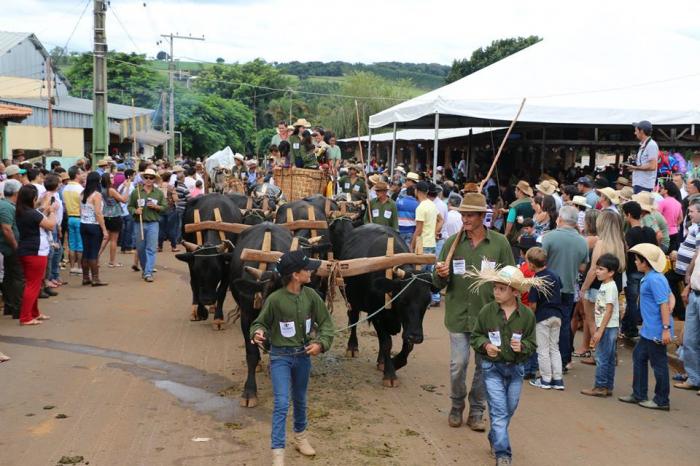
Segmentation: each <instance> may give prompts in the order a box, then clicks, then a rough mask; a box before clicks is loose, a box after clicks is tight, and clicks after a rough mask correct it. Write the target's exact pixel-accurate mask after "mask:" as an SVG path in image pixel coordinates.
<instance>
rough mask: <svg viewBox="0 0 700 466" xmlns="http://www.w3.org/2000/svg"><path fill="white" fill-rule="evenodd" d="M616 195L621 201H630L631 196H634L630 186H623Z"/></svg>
mask: <svg viewBox="0 0 700 466" xmlns="http://www.w3.org/2000/svg"><path fill="white" fill-rule="evenodd" d="M617 195H618V196H620V199H622V200H623V201H631V200H632V196H634V189H632V187H631V186H624V187H623V188H622V189H620V190H619V191H618V192H617Z"/></svg>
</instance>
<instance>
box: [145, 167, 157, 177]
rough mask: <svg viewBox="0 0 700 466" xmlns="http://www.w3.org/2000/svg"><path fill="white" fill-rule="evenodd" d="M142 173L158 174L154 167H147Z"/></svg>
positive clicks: (148, 174) (146, 174) (147, 174)
mask: <svg viewBox="0 0 700 466" xmlns="http://www.w3.org/2000/svg"><path fill="white" fill-rule="evenodd" d="M142 175H143V176H156V172H155V170H153V169H152V168H147V169H145V170H144V171H143V173H142Z"/></svg>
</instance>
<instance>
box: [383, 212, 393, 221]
mask: <svg viewBox="0 0 700 466" xmlns="http://www.w3.org/2000/svg"><path fill="white" fill-rule="evenodd" d="M384 218H385V219H387V220H389V219H390V218H391V211H390V210H385V211H384Z"/></svg>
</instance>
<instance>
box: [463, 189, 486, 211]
mask: <svg viewBox="0 0 700 466" xmlns="http://www.w3.org/2000/svg"><path fill="white" fill-rule="evenodd" d="M455 210H457V211H459V212H486V211H487V210H488V208H487V207H486V198H485V197H484V195H483V194H479V193H465V194H464V197H463V198H462V204H460V206H459V207H457V208H456V209H455Z"/></svg>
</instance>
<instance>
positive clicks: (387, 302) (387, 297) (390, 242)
mask: <svg viewBox="0 0 700 466" xmlns="http://www.w3.org/2000/svg"><path fill="white" fill-rule="evenodd" d="M393 255H394V237H393V236H389V237H388V238H387V239H386V256H387V257H391V256H393ZM384 274H385V277H386V278H388V279H389V280H391V279H392V278H394V273H393V269H386V271H385V272H384ZM384 309H391V293H386V294H384Z"/></svg>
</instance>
